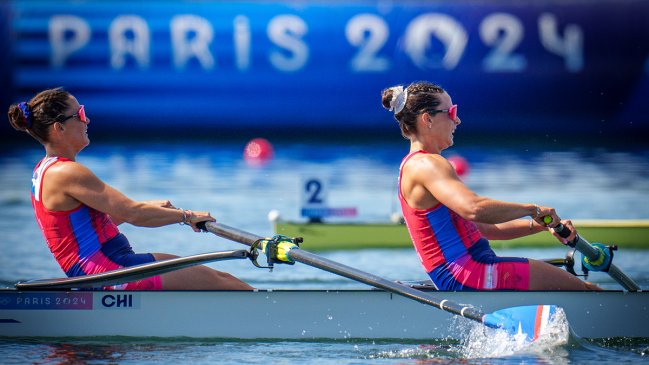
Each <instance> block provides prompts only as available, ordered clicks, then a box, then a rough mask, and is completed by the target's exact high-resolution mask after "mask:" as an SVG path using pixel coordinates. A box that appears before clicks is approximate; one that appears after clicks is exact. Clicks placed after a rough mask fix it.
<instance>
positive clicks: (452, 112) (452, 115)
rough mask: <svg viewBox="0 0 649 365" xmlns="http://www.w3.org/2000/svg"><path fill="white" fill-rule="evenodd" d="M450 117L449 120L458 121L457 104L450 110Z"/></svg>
mask: <svg viewBox="0 0 649 365" xmlns="http://www.w3.org/2000/svg"><path fill="white" fill-rule="evenodd" d="M448 116H449V118H451V120H455V119H457V104H455V105H453V106H452V107H450V108H449V109H448Z"/></svg>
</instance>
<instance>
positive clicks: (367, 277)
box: [205, 222, 485, 323]
mask: <svg viewBox="0 0 649 365" xmlns="http://www.w3.org/2000/svg"><path fill="white" fill-rule="evenodd" d="M205 228H206V229H207V230H208V231H210V232H212V233H214V234H215V235H217V236H220V237H223V238H227V239H229V240H232V241H236V242H240V243H244V244H246V245H248V246H250V245H252V244H253V243H254V242H255V241H257V240H259V239H262V238H263V237H261V236H257V235H255V234H252V233H248V232H245V231H242V230H240V229H237V228H233V227H230V226H227V225H225V224H222V223H216V222H208V223H207V224H206V225H205ZM288 254H289V256H290V258H291V259H293V260H294V261H297V262H301V263H303V264H305V265H309V266H312V267H315V268H318V269H321V270H324V271H328V272H331V273H334V274H337V275H340V276H344V277H346V278H348V279H352V280H355V281H358V282H361V283H364V284H368V285H371V286H374V287H377V288H380V289H384V290H386V291H389V292H391V293H395V294H398V295H402V296H404V297H407V298H410V299H414V300H416V301H418V302H420V303H424V304H427V305H431V306H434V307H437V308H440V309H442V310H444V311H447V312H450V313H454V314H458V315H461V316H463V317H466V318H469V319H472V320H475V321H478V322H481V323H482V322H483V317H484V315H485V314H484V313H483V312H481V311H479V310H477V309H475V308H470V307H466V306H462V305H459V304H456V303H454V302H451V301H448V300H439V299H437V298H435V297H434V296H432V295H430V294H428V293H425V292H422V291H420V290H417V289H414V288H411V287H409V286H405V285H402V284H398V283H396V282H393V281H390V280H386V279H383V278H381V277H378V276H376V275H373V274H370V273H366V272H364V271H361V270H358V269H355V268H353V267H350V266H347V265H343V264H341V263H338V262H335V261H331V260H328V259H326V258H324V257H320V256H318V255H315V254H313V253H310V252H308V251H304V250H302V249H293V250H290V251H289V253H288Z"/></svg>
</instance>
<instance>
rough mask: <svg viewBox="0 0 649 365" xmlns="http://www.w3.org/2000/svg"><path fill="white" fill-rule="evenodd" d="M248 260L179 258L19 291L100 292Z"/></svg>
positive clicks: (239, 255)
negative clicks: (182, 271) (193, 268)
mask: <svg viewBox="0 0 649 365" xmlns="http://www.w3.org/2000/svg"><path fill="white" fill-rule="evenodd" d="M245 258H248V251H246V250H236V251H221V252H210V253H204V254H199V255H193V256H187V257H178V258H174V259H168V260H161V261H155V262H151V263H148V264H140V265H135V266H129V267H125V268H121V269H117V270H111V271H107V272H103V273H99V274H92V275H84V276H76V277H72V278H60V279H44V280H31V281H27V282H22V283H17V284H16V289H18V290H53V289H70V288H100V287H103V286H111V285H116V284H122V283H129V282H133V281H138V280H142V279H146V278H149V277H152V276H156V275H161V274H164V273H167V272H170V271H175V270H180V269H184V268H187V267H190V266H196V265H200V264H204V263H207V262H214V261H223V260H235V259H245Z"/></svg>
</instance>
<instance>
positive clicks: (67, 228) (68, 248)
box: [31, 157, 119, 276]
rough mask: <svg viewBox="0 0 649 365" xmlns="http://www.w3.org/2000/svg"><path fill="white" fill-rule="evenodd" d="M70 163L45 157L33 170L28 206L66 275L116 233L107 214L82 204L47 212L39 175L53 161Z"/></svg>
mask: <svg viewBox="0 0 649 365" xmlns="http://www.w3.org/2000/svg"><path fill="white" fill-rule="evenodd" d="M63 161H70V160H69V159H66V158H62V157H46V158H44V159H43V160H41V161H40V162H39V163H38V164H37V165H36V167H35V168H34V175H33V177H32V194H31V196H32V206H33V207H34V213H35V215H36V221H37V222H38V225H39V227H40V228H41V231H42V232H43V235H44V236H45V241H47V246H48V247H49V249H50V251H51V252H52V254H53V255H54V257H55V258H56V261H57V262H58V263H59V265H60V266H61V268H62V269H63V271H65V273H66V274H68V276H76V275H79V274H80V272H81V271H83V270H81V267H80V261H81V260H83V259H86V258H89V257H91V256H92V255H93V254H95V253H96V252H97V251H99V250H100V249H101V248H102V245H103V244H104V243H105V242H106V241H108V240H110V239H112V238H113V237H115V236H117V235H118V234H119V229H118V228H117V226H116V225H115V224H114V223H113V221H112V220H111V219H110V217H108V215H107V214H105V213H102V212H99V211H97V210H95V209H93V208H90V207H89V206H87V205H85V204H80V205H79V206H78V207H77V208H74V209H72V210H67V211H50V210H48V209H47V208H45V206H44V205H43V201H42V188H43V176H44V175H45V173H46V172H47V170H48V169H49V168H50V167H51V166H53V165H54V164H56V163H57V162H63Z"/></svg>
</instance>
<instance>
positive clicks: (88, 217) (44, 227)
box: [9, 88, 253, 290]
mask: <svg viewBox="0 0 649 365" xmlns="http://www.w3.org/2000/svg"><path fill="white" fill-rule="evenodd" d="M9 122H10V123H11V125H12V126H13V127H14V128H15V129H16V130H19V131H25V132H27V133H28V134H29V135H30V136H32V137H34V139H36V140H37V141H38V142H40V143H41V144H42V145H43V146H44V147H45V157H44V158H43V159H42V160H41V161H40V162H38V164H37V165H36V167H35V169H34V175H33V178H32V205H33V207H34V212H35V214H36V220H37V221H38V225H39V226H40V229H41V231H42V232H43V235H44V236H45V240H46V241H47V245H48V246H49V249H50V251H51V252H52V254H53V255H54V257H55V258H56V260H57V261H58V263H59V265H60V266H61V268H62V269H63V271H64V272H65V273H66V275H67V276H69V277H72V276H80V275H87V274H96V273H101V272H105V271H109V270H114V269H118V268H121V267H128V266H133V265H138V264H143V263H149V262H153V261H158V260H165V259H171V258H175V257H177V256H174V255H170V254H165V253H153V254H151V253H144V254H136V253H134V252H133V250H132V248H131V246H130V244H129V241H128V240H127V238H126V236H124V235H123V234H121V233H120V232H119V229H118V228H117V225H119V224H120V223H123V222H126V223H130V224H133V225H135V226H140V227H160V226H165V225H169V224H172V223H181V224H185V225H188V226H190V227H191V228H192V229H193V230H194V231H196V232H198V231H200V230H199V229H198V228H197V227H196V224H197V223H200V222H208V221H214V218H213V217H212V216H211V215H210V213H209V212H198V211H191V210H185V209H180V208H176V207H174V206H173V205H172V204H171V203H170V202H169V201H167V200H163V201H146V202H136V201H133V200H131V199H130V198H128V197H127V196H125V195H124V194H122V193H121V192H119V191H118V190H116V189H115V188H113V187H111V186H109V185H107V184H106V183H104V182H103V181H102V180H101V179H99V178H98V177H97V176H96V175H95V174H94V173H93V172H92V171H90V170H89V169H88V168H87V167H85V166H84V165H82V164H80V163H79V162H77V161H76V158H77V154H78V153H79V152H81V150H82V149H83V148H84V147H86V146H87V145H88V144H89V143H90V140H89V139H88V133H87V132H88V124H89V123H90V119H89V118H88V117H87V116H86V113H85V110H84V106H83V105H79V102H78V101H77V99H76V98H75V97H74V96H72V95H71V94H70V93H68V92H67V91H65V90H63V89H61V88H57V89H49V90H45V91H42V92H40V93H38V94H37V95H36V96H34V98H32V99H31V100H30V101H29V102H21V103H18V104H14V105H11V106H10V107H9ZM106 289H122V290H161V289H164V290H200V289H223V290H251V289H253V288H252V287H251V286H249V285H248V284H246V283H244V282H243V281H241V280H239V279H237V278H235V277H234V276H232V275H230V274H227V273H223V272H220V271H216V270H213V269H211V268H209V267H207V266H194V267H190V268H186V269H182V270H179V271H174V272H170V273H166V274H162V275H160V276H155V277H151V278H147V279H143V280H140V281H136V282H131V283H127V284H122V285H117V286H113V287H107V288H106Z"/></svg>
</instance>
